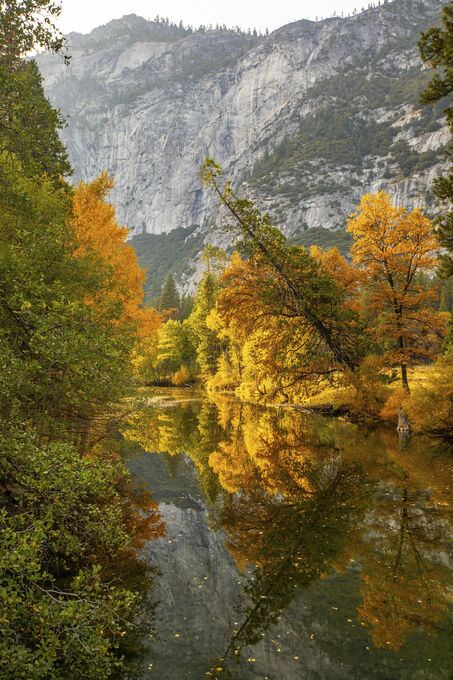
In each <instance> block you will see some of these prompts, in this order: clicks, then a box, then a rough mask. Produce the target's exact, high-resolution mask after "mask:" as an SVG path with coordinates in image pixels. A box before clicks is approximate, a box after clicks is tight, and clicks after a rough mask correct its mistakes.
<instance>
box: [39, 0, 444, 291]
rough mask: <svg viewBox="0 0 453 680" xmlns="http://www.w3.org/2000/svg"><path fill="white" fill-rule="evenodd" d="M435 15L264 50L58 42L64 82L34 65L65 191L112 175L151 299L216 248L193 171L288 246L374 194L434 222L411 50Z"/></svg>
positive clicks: (302, 36)
mask: <svg viewBox="0 0 453 680" xmlns="http://www.w3.org/2000/svg"><path fill="white" fill-rule="evenodd" d="M443 4H444V3H441V2H438V1H437V0H394V2H391V3H384V4H382V5H380V6H377V7H374V8H370V9H368V10H366V11H363V12H362V13H361V14H357V15H355V16H352V17H349V18H331V19H327V20H324V21H321V22H312V21H306V20H303V21H298V22H296V23H293V24H289V25H287V26H284V27H282V28H280V29H278V30H277V31H274V32H273V33H271V34H270V35H268V36H264V37H259V36H254V35H249V34H245V33H240V32H237V31H230V30H199V31H196V32H189V31H187V30H186V29H185V28H184V27H182V26H179V27H178V26H175V25H169V24H166V23H155V22H149V21H146V20H145V19H142V18H140V17H138V16H136V15H129V16H125V17H123V18H122V19H120V20H115V21H112V22H110V23H109V24H107V25H106V26H102V27H100V28H97V29H95V30H94V31H92V32H91V33H90V34H89V35H81V34H75V33H72V34H70V36H69V53H70V54H71V64H70V66H69V67H65V66H64V64H63V63H62V59H61V57H57V56H53V55H49V54H46V55H39V56H38V63H39V66H40V68H41V71H42V72H43V75H44V78H45V84H46V91H47V94H48V95H49V96H50V98H51V100H52V102H53V103H54V104H55V105H56V106H58V107H60V108H61V109H62V111H63V113H64V114H65V115H67V116H68V127H67V128H66V129H65V130H64V131H63V140H64V142H65V144H66V145H67V147H68V151H69V155H70V158H71V161H72V163H73V166H74V171H75V172H74V177H75V179H76V180H78V179H93V178H94V177H96V176H97V175H98V174H99V173H100V172H101V171H102V170H108V171H109V172H111V173H112V175H113V176H114V177H115V181H116V187H115V190H114V193H113V194H112V200H113V202H114V203H115V205H116V207H117V211H118V216H119V219H120V221H121V222H123V223H124V224H126V225H127V226H128V227H130V228H131V230H132V235H134V236H135V237H136V238H134V239H133V243H134V245H135V246H136V248H137V252H138V253H139V256H140V258H141V261H142V263H143V264H145V265H146V264H149V265H150V266H151V267H153V266H154V267H155V268H156V265H157V264H158V265H159V266H160V267H161V269H162V274H159V276H158V277H157V278H155V279H154V280H153V281H152V282H151V289H152V290H153V289H154V288H155V287H156V286H158V284H159V281H160V279H161V278H163V277H164V276H165V274H166V273H167V271H168V270H170V269H173V271H176V273H177V275H178V278H179V282H180V284H181V285H182V287H183V288H185V289H190V288H191V286H192V284H193V281H194V272H195V270H196V264H195V260H196V258H195V255H196V253H197V252H199V250H200V249H202V243H203V242H204V241H205V240H206V239H207V240H209V241H210V242H214V243H220V244H223V245H225V244H226V243H228V241H227V239H226V237H225V236H224V235H223V234H220V232H219V230H218V227H217V228H216V227H214V226H213V225H214V223H215V222H216V217H217V216H218V205H217V202H216V200H215V199H214V197H213V196H211V195H209V193H206V192H205V191H203V190H202V188H201V185H200V180H199V177H198V172H199V170H200V166H201V163H202V161H203V159H204V157H205V156H206V155H208V156H211V157H213V158H214V159H215V160H216V161H217V162H219V163H220V164H221V165H222V167H223V168H224V171H225V176H227V177H229V178H232V180H233V184H234V186H235V188H237V189H238V190H239V192H240V193H241V195H246V196H248V197H251V198H253V199H255V200H256V202H257V204H258V206H259V207H260V208H261V209H263V210H266V211H269V212H270V214H271V216H272V219H273V222H274V224H276V225H277V226H279V227H280V228H281V229H282V230H283V231H284V233H285V234H286V235H287V236H288V237H290V238H292V239H295V240H296V241H298V240H299V241H300V240H301V238H302V240H303V232H304V231H305V230H307V229H308V228H320V227H324V228H326V229H329V230H337V229H344V227H345V218H346V217H347V216H348V215H349V214H350V212H351V211H352V210H353V208H354V206H355V205H356V204H357V202H358V201H359V199H360V197H361V195H362V194H363V193H366V192H375V191H378V190H380V189H383V188H384V189H386V190H387V191H388V192H389V193H390V194H391V195H392V196H393V197H394V198H395V200H396V201H397V202H398V203H399V204H402V205H405V206H407V207H410V208H412V207H415V206H417V205H423V206H424V207H425V208H426V209H427V211H428V213H429V212H431V213H434V212H435V211H436V204H435V202H434V199H433V197H432V194H431V190H430V188H431V183H432V179H433V178H434V177H435V176H436V175H437V174H438V173H439V171H440V169H441V167H442V165H443V163H444V161H443V150H444V148H445V145H446V144H447V142H448V138H449V135H448V130H447V128H446V127H445V126H444V122H443V118H442V109H443V107H442V106H440V107H437V108H424V107H421V106H420V104H419V103H418V100H419V95H420V92H421V91H422V89H423V88H424V86H425V84H426V82H427V81H428V80H429V78H430V74H429V72H428V71H426V69H424V68H423V67H422V64H421V61H420V58H419V55H418V50H417V45H416V43H417V40H418V38H419V35H420V32H421V31H422V30H426V29H428V28H429V27H430V26H432V25H433V24H435V23H437V22H438V20H439V17H440V12H441V9H442V5H443ZM175 230H176V231H175ZM170 232H173V234H172V235H170V237H168V238H169V240H168V238H167V237H165V236H162V235H163V234H168V233H170ZM310 233H312V232H310ZM313 233H315V232H313ZM323 233H324V232H323ZM159 235H161V236H159ZM334 238H335V237H334ZM169 244H170V245H169ZM162 253H165V256H164V259H165V262H163V261H162V257H163V255H162ZM156 257H157V258H158V260H159V262H157V263H156V261H155V260H156ZM159 277H160V278H159ZM159 285H160V284H159Z"/></svg>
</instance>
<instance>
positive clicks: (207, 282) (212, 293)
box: [189, 272, 222, 382]
mask: <svg viewBox="0 0 453 680" xmlns="http://www.w3.org/2000/svg"><path fill="white" fill-rule="evenodd" d="M219 290H220V284H219V280H218V278H217V277H216V276H215V274H213V273H212V272H206V273H205V275H204V276H203V278H202V280H201V282H200V284H199V286H198V288H197V292H196V294H195V306H194V310H193V312H192V314H191V316H190V319H189V321H190V324H191V326H192V328H193V331H194V333H195V335H196V337H197V359H198V364H199V366H200V371H201V375H202V379H203V381H204V382H206V381H207V380H208V379H209V378H210V377H212V376H213V375H215V373H216V371H217V361H218V359H219V357H220V354H221V350H222V348H221V343H220V341H219V337H218V334H217V332H216V331H215V330H213V329H211V328H210V327H209V326H208V324H207V318H208V316H209V314H210V312H211V311H212V310H213V309H214V307H215V304H216V297H217V294H218V292H219Z"/></svg>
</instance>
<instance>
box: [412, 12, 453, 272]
mask: <svg viewBox="0 0 453 680" xmlns="http://www.w3.org/2000/svg"><path fill="white" fill-rule="evenodd" d="M442 23H443V28H431V29H430V30H429V31H427V32H426V33H422V34H421V38H420V42H419V44H418V46H419V50H420V56H421V58H422V60H423V62H424V63H425V64H428V66H430V68H432V69H434V70H435V71H436V73H435V75H434V78H433V79H432V80H431V82H430V83H429V85H428V87H427V88H426V90H425V91H424V92H423V94H422V102H423V103H424V104H433V103H434V102H437V101H439V100H440V99H443V98H444V97H446V96H448V95H450V94H451V92H453V2H449V3H448V5H447V6H446V7H444V10H443V18H442ZM445 115H446V118H447V123H448V125H449V127H450V132H451V133H452V134H453V105H451V104H449V105H448V106H447V108H446V109H445ZM447 153H448V155H449V156H450V157H452V156H453V142H452V141H450V144H449V146H448V150H447ZM434 193H435V194H436V196H437V197H438V198H440V199H441V201H444V202H445V203H449V204H450V205H451V203H452V202H453V167H450V172H449V173H448V175H444V176H440V177H438V178H437V179H436V180H435V188H434ZM437 234H438V237H439V240H440V243H441V245H442V246H443V247H444V248H446V250H447V251H448V252H447V253H446V254H445V255H443V257H442V268H441V271H442V273H443V274H444V275H445V276H451V275H452V274H453V211H451V210H450V211H449V212H447V213H445V214H444V215H442V216H441V217H439V218H438V219H437Z"/></svg>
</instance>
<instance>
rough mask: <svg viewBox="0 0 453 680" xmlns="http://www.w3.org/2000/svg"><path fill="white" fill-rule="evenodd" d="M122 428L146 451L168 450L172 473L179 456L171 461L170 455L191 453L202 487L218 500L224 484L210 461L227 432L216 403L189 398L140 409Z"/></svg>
mask: <svg viewBox="0 0 453 680" xmlns="http://www.w3.org/2000/svg"><path fill="white" fill-rule="evenodd" d="M122 432H123V435H124V437H125V438H126V440H127V441H128V442H133V443H135V444H138V445H139V446H140V447H141V448H142V449H144V450H145V451H157V452H159V453H163V454H165V458H166V464H167V468H169V471H171V472H170V474H172V473H174V472H175V470H176V469H177V465H176V460H177V459H175V464H171V463H169V461H168V458H169V457H174V456H176V457H179V456H180V455H181V454H185V455H187V456H189V457H190V458H191V459H192V460H193V462H194V464H195V467H196V469H197V477H198V482H199V484H200V488H201V489H202V491H204V493H205V494H206V496H207V498H208V499H209V500H210V501H214V500H215V498H216V496H217V494H218V492H219V488H220V487H219V482H218V477H217V474H216V473H215V472H214V471H213V469H212V467H211V466H210V465H209V455H210V454H211V452H212V451H213V450H214V449H215V448H216V446H218V443H219V441H220V440H221V438H222V437H224V436H225V435H224V431H223V429H222V427H221V426H220V425H219V422H218V412H217V409H216V408H215V406H214V405H213V404H210V403H209V402H206V403H203V404H200V403H194V402H187V403H180V404H176V405H174V406H171V407H168V406H165V407H164V408H160V409H159V408H155V407H154V408H152V407H151V408H146V409H140V410H139V411H137V412H135V413H134V414H132V415H131V416H130V417H129V418H128V422H127V425H126V426H125V427H124V428H123V430H122Z"/></svg>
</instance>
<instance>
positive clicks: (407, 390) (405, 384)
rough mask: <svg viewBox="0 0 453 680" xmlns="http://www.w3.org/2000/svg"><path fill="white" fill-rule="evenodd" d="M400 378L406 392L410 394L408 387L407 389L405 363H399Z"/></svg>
mask: <svg viewBox="0 0 453 680" xmlns="http://www.w3.org/2000/svg"><path fill="white" fill-rule="evenodd" d="M401 380H402V383H403V387H404V389H405V390H406V392H409V394H410V392H411V391H410V389H409V383H408V382H407V366H406V364H401Z"/></svg>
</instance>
